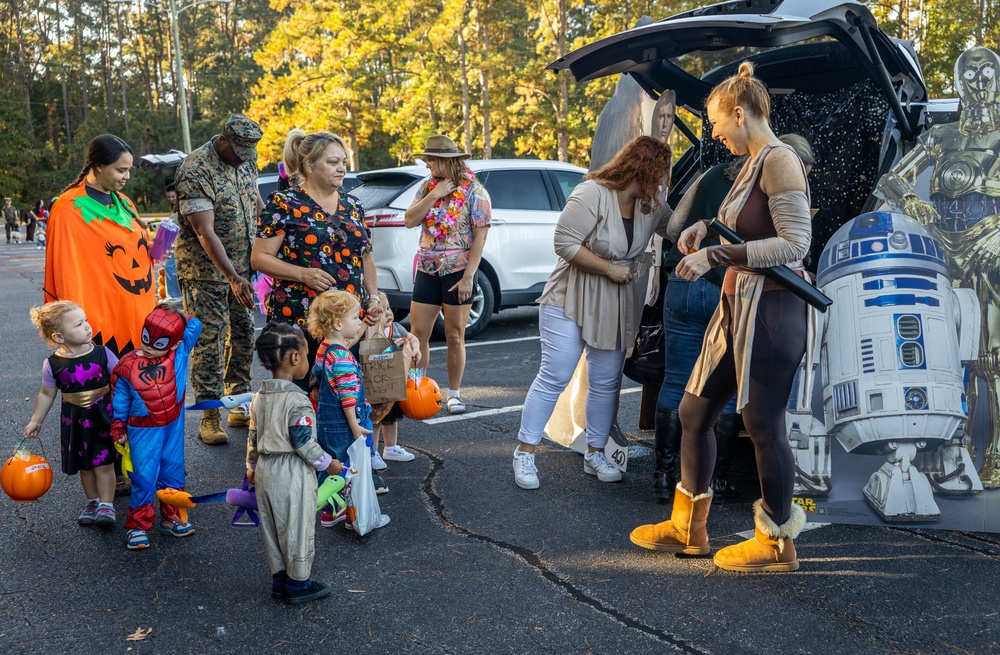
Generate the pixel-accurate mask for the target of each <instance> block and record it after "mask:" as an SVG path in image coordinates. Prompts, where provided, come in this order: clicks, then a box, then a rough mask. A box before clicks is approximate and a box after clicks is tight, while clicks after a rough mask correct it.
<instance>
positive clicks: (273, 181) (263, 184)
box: [257, 172, 361, 202]
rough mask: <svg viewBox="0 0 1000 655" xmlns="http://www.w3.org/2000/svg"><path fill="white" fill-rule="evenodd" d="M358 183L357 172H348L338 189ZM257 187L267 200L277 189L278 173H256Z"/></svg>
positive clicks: (350, 187)
mask: <svg viewBox="0 0 1000 655" xmlns="http://www.w3.org/2000/svg"><path fill="white" fill-rule="evenodd" d="M359 184H361V180H360V179H358V174H357V173H351V172H348V173H347V175H345V176H344V185H343V186H342V187H340V190H341V191H344V192H349V191H350V190H351V189H353V188H354V187H356V186H358V185H359ZM257 188H259V189H260V197H261V198H263V199H264V201H265V202H267V197H268V196H269V195H271V194H272V193H274V192H275V191H277V190H278V174H277V173H260V174H259V175H257Z"/></svg>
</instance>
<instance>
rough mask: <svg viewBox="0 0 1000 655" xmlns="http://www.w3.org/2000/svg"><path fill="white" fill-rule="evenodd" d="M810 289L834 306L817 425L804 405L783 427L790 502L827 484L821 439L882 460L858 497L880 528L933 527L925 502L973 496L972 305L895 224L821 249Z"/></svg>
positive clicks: (933, 254)
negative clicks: (968, 433)
mask: <svg viewBox="0 0 1000 655" xmlns="http://www.w3.org/2000/svg"><path fill="white" fill-rule="evenodd" d="M817 285H818V286H819V288H820V289H821V290H822V291H823V292H824V293H825V294H826V295H827V296H829V297H830V298H832V299H833V306H832V307H831V308H830V311H829V313H827V314H826V315H825V324H824V328H823V330H822V334H821V335H820V341H821V344H822V345H821V348H820V353H821V354H820V361H821V367H822V380H823V415H824V420H823V421H819V420H818V419H815V418H813V416H812V413H811V411H810V408H809V407H805V406H800V407H799V408H798V409H797V411H794V412H792V413H791V415H790V416H789V426H790V428H791V430H790V439H791V441H792V447H793V451H794V452H795V456H796V465H797V468H798V476H797V481H796V492H797V493H801V494H804V495H825V494H826V493H828V492H829V491H830V490H831V488H832V487H834V486H836V485H837V471H836V470H833V465H832V457H831V455H832V452H831V443H830V440H831V439H834V440H836V441H837V443H839V444H840V446H842V447H843V449H844V450H845V451H846V452H848V453H850V454H858V455H880V456H884V457H885V462H884V463H883V464H882V466H881V468H879V469H878V470H876V471H875V472H874V473H873V474H872V475H871V477H870V478H869V480H868V482H867V484H866V485H865V487H864V490H863V493H864V498H865V499H866V500H867V502H868V503H869V504H870V505H871V507H872V508H873V509H874V510H875V511H876V512H877V513H878V514H879V515H880V516H881V517H882V518H883V519H884V520H886V521H894V522H896V521H904V522H912V521H935V520H937V519H938V518H939V517H940V515H941V511H940V510H939V508H938V505H937V503H936V502H935V500H934V494H935V493H938V494H972V493H978V492H981V491H982V489H983V487H982V485H981V484H980V481H979V477H978V475H977V474H976V470H975V467H974V465H973V462H972V460H971V458H970V457H969V453H968V451H967V450H966V448H965V447H964V443H963V439H964V436H965V430H964V426H965V421H966V412H965V381H964V367H963V362H967V361H970V360H973V359H975V358H976V355H977V352H978V344H979V336H980V324H981V321H980V309H979V302H978V301H977V299H976V296H975V292H974V291H972V290H971V289H955V288H952V284H951V280H950V279H949V276H948V265H947V262H946V260H945V251H944V249H943V248H942V246H941V244H940V243H939V242H938V240H937V239H936V238H935V237H934V236H933V235H932V234H931V232H930V231H929V230H928V229H927V228H925V227H923V226H921V225H920V224H918V223H917V222H916V221H914V220H912V219H910V218H909V217H907V216H905V215H903V214H898V213H890V212H873V213H868V214H862V215H861V216H858V217H857V218H855V219H854V220H852V221H850V222H848V223H847V224H845V225H844V226H842V227H841V228H840V229H839V230H838V231H837V232H836V234H835V235H834V236H833V237H832V238H831V239H830V241H829V242H828V243H827V246H826V248H825V249H824V250H823V254H822V256H821V258H820V261H819V265H818V269H817ZM807 397H808V394H807Z"/></svg>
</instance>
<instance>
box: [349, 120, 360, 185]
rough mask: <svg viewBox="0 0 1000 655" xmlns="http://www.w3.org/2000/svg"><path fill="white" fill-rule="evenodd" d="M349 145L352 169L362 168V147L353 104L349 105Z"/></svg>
mask: <svg viewBox="0 0 1000 655" xmlns="http://www.w3.org/2000/svg"><path fill="white" fill-rule="evenodd" d="M347 125H348V128H347V147H348V149H349V150H350V152H349V153H347V158H348V160H349V164H350V169H351V170H352V171H357V170H360V160H361V155H360V151H361V147H360V146H359V145H358V130H357V126H356V125H355V121H354V112H353V111H352V110H351V106H350V105H347Z"/></svg>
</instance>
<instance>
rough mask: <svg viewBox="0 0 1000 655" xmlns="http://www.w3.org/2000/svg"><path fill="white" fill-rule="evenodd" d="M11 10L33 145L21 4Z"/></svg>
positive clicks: (32, 137)
mask: <svg viewBox="0 0 1000 655" xmlns="http://www.w3.org/2000/svg"><path fill="white" fill-rule="evenodd" d="M11 9H12V10H13V12H14V22H15V29H16V30H17V63H18V66H19V67H20V69H21V84H22V94H23V96H24V110H25V115H24V122H25V127H26V128H27V132H28V138H29V139H31V143H32V145H34V143H35V126H34V125H33V124H32V120H31V78H32V75H31V71H30V70H28V61H27V58H26V57H25V56H24V29H23V23H22V22H21V6H20V3H15V2H12V3H11Z"/></svg>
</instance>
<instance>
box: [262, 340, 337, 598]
mask: <svg viewBox="0 0 1000 655" xmlns="http://www.w3.org/2000/svg"><path fill="white" fill-rule="evenodd" d="M256 347H257V356H258V357H260V361H261V363H262V364H263V365H264V368H266V369H268V370H269V371H271V374H272V375H273V376H274V377H273V378H272V379H270V380H265V381H264V383H263V384H262V385H261V388H260V390H259V391H258V392H257V393H256V395H254V398H253V401H252V402H251V403H250V433H249V436H248V438H247V461H246V464H247V477H248V478H249V479H250V481H251V482H253V483H254V484H256V487H257V507H258V509H259V511H260V528H261V533H262V534H263V535H264V552H265V553H266V554H267V563H268V566H269V568H270V569H271V597H272V598H274V599H275V600H283V601H286V602H288V603H290V604H298V603H305V602H307V601H310V600H315V599H317V598H322V597H323V596H326V595H328V594H329V593H330V589H329V587H327V586H326V585H325V584H323V583H321V582H316V581H315V580H312V579H311V578H310V577H309V576H310V573H311V572H312V563H313V558H314V556H315V554H316V546H315V541H314V538H315V534H316V486H317V485H316V471H326V472H327V473H329V474H331V475H336V474H338V473H340V472H341V471H343V470H344V466H343V464H341V463H340V462H339V461H338V460H336V459H334V458H333V457H332V456H331V455H328V454H327V453H326V452H324V451H323V448H322V447H320V445H319V442H318V441H316V413H315V412H314V411H313V408H312V404H311V403H310V402H309V396H308V395H306V393H305V392H304V391H303V390H302V389H301V388H299V387H298V386H296V384H295V383H294V382H293V380H295V379H298V378H301V377H304V376H305V375H306V374H307V373H308V372H309V366H310V362H309V351H308V346H307V344H306V339H305V335H303V334H302V331H301V330H299V329H298V327H296V326H293V325H289V324H286V323H269V324H268V325H267V326H265V327H264V329H263V331H262V332H261V334H260V336H259V337H258V338H257V346H256Z"/></svg>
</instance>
